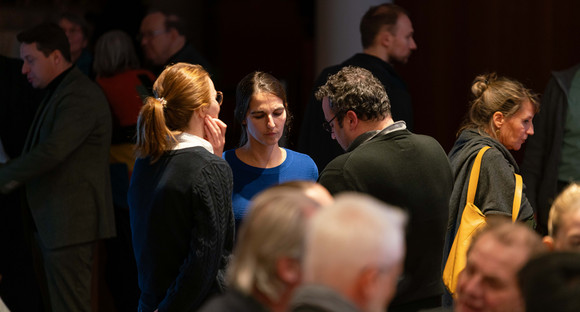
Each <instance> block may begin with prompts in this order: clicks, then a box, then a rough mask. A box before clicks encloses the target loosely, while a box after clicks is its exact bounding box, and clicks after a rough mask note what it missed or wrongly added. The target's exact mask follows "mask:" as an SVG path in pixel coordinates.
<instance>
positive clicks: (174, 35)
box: [167, 27, 179, 40]
mask: <svg viewBox="0 0 580 312" xmlns="http://www.w3.org/2000/svg"><path fill="white" fill-rule="evenodd" d="M167 32H168V33H169V35H170V36H171V39H172V40H175V38H177V37H179V32H178V31H177V29H175V28H173V27H172V28H169V30H168V31H167Z"/></svg>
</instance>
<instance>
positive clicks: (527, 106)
mask: <svg viewBox="0 0 580 312" xmlns="http://www.w3.org/2000/svg"><path fill="white" fill-rule="evenodd" d="M534 113H535V110H534V105H532V102H531V101H530V100H525V101H524V102H523V103H522V106H521V107H520V109H519V110H518V111H517V112H516V114H517V115H520V116H522V117H533V116H534Z"/></svg>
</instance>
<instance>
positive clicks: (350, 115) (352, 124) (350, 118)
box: [342, 110, 359, 130]
mask: <svg viewBox="0 0 580 312" xmlns="http://www.w3.org/2000/svg"><path fill="white" fill-rule="evenodd" d="M342 123H343V127H347V128H348V129H349V130H354V129H356V127H357V126H358V123H359V119H358V116H357V115H356V113H355V112H353V111H351V110H349V111H348V112H346V115H345V116H344V119H343V122H342Z"/></svg>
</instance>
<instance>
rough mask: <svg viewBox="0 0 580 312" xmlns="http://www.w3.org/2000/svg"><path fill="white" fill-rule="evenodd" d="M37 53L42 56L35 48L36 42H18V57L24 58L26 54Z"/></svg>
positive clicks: (36, 54) (34, 54)
mask: <svg viewBox="0 0 580 312" xmlns="http://www.w3.org/2000/svg"><path fill="white" fill-rule="evenodd" d="M39 54H40V55H43V56H44V54H42V52H40V51H39V50H38V49H37V48H36V42H33V43H25V42H23V43H21V44H20V57H22V58H25V57H26V56H38V55H39Z"/></svg>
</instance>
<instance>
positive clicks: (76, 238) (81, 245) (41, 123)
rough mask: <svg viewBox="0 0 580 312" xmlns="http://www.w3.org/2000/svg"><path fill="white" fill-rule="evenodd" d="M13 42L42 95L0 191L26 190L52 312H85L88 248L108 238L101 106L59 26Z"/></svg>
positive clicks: (106, 130) (106, 136)
mask: <svg viewBox="0 0 580 312" xmlns="http://www.w3.org/2000/svg"><path fill="white" fill-rule="evenodd" d="M17 39H18V41H19V42H20V43H21V44H20V57H21V58H22V59H23V61H24V64H23V66H22V73H23V74H25V75H26V78H27V79H28V82H30V84H31V85H32V86H33V87H34V88H38V89H45V90H46V92H47V94H46V96H45V98H44V100H43V101H42V103H41V104H40V106H39V108H38V110H37V112H36V116H35V117H34V120H33V122H32V126H31V128H30V131H29V133H28V136H27V139H26V143H25V145H24V150H23V153H22V155H20V156H19V157H17V158H14V159H12V160H11V161H9V162H8V163H7V164H5V165H3V166H1V167H0V192H2V193H7V192H10V191H12V190H14V189H16V188H18V187H19V186H20V185H23V184H24V185H25V191H26V203H27V204H28V206H29V209H30V212H31V215H32V219H33V225H32V226H33V227H34V230H35V233H34V236H35V238H36V242H37V243H38V246H39V249H40V252H41V254H42V258H43V264H44V271H45V275H46V280H47V284H48V295H49V298H50V304H51V307H52V310H53V311H90V310H91V275H92V264H93V253H94V248H95V245H96V242H97V240H98V239H101V238H108V237H112V236H114V235H115V224H114V215H113V205H112V199H111V185H110V177H109V169H108V168H109V147H110V142H111V129H112V126H111V115H110V111H109V107H108V103H107V100H106V98H105V96H104V95H103V93H102V92H101V90H100V88H99V87H98V86H97V85H96V84H94V83H93V82H92V81H91V80H90V79H89V78H88V77H87V76H85V75H84V74H82V73H81V72H80V70H79V69H78V68H77V67H76V66H73V65H72V62H71V56H70V47H69V42H68V39H67V37H66V35H65V33H64V32H63V30H62V29H61V28H60V27H59V26H58V25H56V24H51V23H46V24H40V25H37V26H35V27H32V28H30V29H28V30H25V31H23V32H21V33H20V34H18V36H17Z"/></svg>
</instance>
